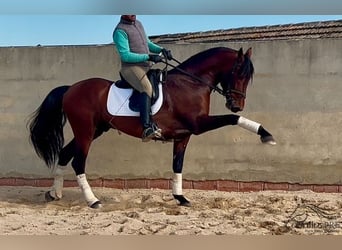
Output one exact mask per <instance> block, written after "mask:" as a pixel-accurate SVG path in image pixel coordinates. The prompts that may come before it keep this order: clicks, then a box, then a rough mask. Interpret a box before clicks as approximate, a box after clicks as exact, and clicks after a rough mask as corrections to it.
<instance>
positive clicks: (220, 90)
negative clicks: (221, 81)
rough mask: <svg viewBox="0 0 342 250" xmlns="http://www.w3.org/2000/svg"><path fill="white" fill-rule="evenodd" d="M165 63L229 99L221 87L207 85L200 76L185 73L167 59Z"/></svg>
mask: <svg viewBox="0 0 342 250" xmlns="http://www.w3.org/2000/svg"><path fill="white" fill-rule="evenodd" d="M172 60H174V61H175V62H176V63H178V64H181V62H179V61H178V60H176V59H174V58H172ZM163 63H164V64H165V65H166V66H170V67H172V68H174V69H176V70H178V71H179V72H181V73H183V74H184V75H187V76H190V77H191V78H193V79H195V80H197V81H199V82H201V83H203V84H205V85H207V86H208V87H209V88H211V89H213V90H214V91H217V92H218V93H219V94H220V95H222V96H223V97H227V95H226V94H225V93H224V91H223V89H221V88H219V87H217V86H213V85H211V84H209V83H207V82H206V81H204V80H203V79H202V78H200V77H198V76H195V75H193V74H190V73H189V72H187V71H185V70H182V69H180V68H178V67H177V66H174V65H172V64H170V63H169V62H168V61H167V59H166V60H165V61H163ZM229 91H230V92H239V91H236V90H229ZM239 94H243V93H240V92H239ZM243 95H244V94H243Z"/></svg>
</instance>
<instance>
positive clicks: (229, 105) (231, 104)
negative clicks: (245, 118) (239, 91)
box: [226, 100, 243, 113]
mask: <svg viewBox="0 0 342 250" xmlns="http://www.w3.org/2000/svg"><path fill="white" fill-rule="evenodd" d="M226 108H227V109H229V110H230V111H232V112H233V113H237V112H240V111H242V110H243V108H241V106H240V105H237V104H236V103H235V102H234V101H231V100H227V102H226Z"/></svg>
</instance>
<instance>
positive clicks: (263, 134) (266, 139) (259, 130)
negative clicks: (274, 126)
mask: <svg viewBox="0 0 342 250" xmlns="http://www.w3.org/2000/svg"><path fill="white" fill-rule="evenodd" d="M237 125H239V126H240V127H242V128H244V129H247V130H249V131H251V132H253V133H256V134H258V135H260V140H261V142H262V143H267V144H270V145H276V144H277V143H276V141H275V140H274V138H273V136H272V135H271V134H270V133H269V132H268V131H267V130H266V129H264V127H263V126H262V125H261V124H260V123H257V122H255V121H252V120H249V119H247V118H245V117H242V116H240V117H239V119H238V121H237Z"/></svg>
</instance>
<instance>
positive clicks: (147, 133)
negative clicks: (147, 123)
mask: <svg viewBox="0 0 342 250" xmlns="http://www.w3.org/2000/svg"><path fill="white" fill-rule="evenodd" d="M161 137H162V135H161V129H160V128H157V129H153V128H152V127H149V128H146V129H145V130H144V132H143V134H142V138H141V139H142V141H143V142H148V141H150V140H152V139H153V138H161Z"/></svg>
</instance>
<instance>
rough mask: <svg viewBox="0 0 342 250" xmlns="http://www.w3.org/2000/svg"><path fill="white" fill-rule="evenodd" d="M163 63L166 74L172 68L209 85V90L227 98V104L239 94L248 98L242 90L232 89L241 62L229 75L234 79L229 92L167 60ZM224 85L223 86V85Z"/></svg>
mask: <svg viewBox="0 0 342 250" xmlns="http://www.w3.org/2000/svg"><path fill="white" fill-rule="evenodd" d="M171 60H173V61H175V62H176V63H178V64H181V62H179V61H178V60H177V59H175V58H172V59H171ZM163 63H164V64H165V68H164V69H163V71H164V72H167V66H170V67H172V68H174V69H175V70H177V71H179V72H181V73H182V74H184V75H187V76H189V77H191V78H193V79H195V80H197V81H199V82H201V83H202V84H205V85H207V86H208V87H209V88H211V89H212V90H213V91H216V92H217V93H219V94H220V95H222V96H223V97H225V98H226V100H227V102H231V101H232V100H233V98H232V94H237V95H240V96H241V97H242V98H243V99H245V98H246V94H245V93H244V92H242V91H240V90H237V89H234V88H232V86H235V82H234V75H235V74H236V70H237V69H238V68H239V66H241V63H239V62H235V64H234V65H233V68H232V70H231V72H230V73H229V75H230V76H231V77H230V78H231V79H232V80H231V82H228V83H227V90H226V91H225V90H223V88H222V89H221V88H220V87H217V86H216V85H212V84H210V83H208V82H207V81H205V80H204V79H203V78H200V77H198V76H196V75H194V74H191V73H189V72H187V71H185V70H183V69H181V68H179V67H178V66H175V65H173V64H170V63H169V62H168V60H167V58H164V60H163ZM221 85H222V84H221Z"/></svg>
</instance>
